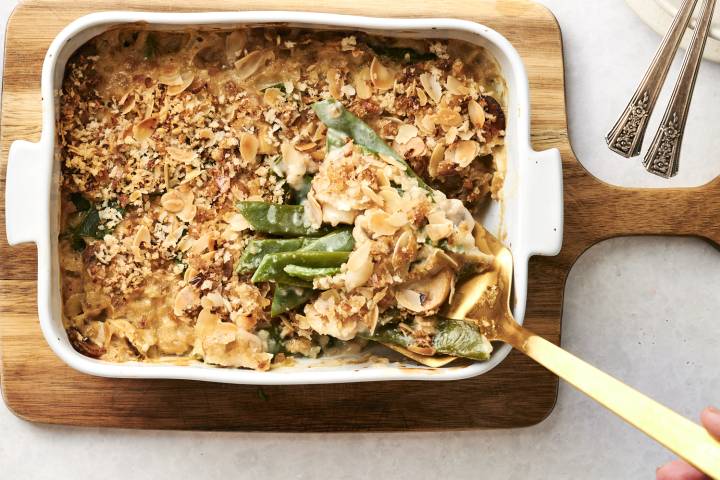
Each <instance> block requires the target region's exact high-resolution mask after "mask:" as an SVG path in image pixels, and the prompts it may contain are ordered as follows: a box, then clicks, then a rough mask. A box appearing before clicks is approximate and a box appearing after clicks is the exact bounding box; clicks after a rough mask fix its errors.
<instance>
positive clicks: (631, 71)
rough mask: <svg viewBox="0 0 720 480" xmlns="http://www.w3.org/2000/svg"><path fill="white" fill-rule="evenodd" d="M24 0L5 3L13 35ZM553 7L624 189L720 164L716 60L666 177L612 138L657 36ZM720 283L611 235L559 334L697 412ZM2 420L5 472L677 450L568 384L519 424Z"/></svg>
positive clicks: (489, 464)
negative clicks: (260, 427)
mask: <svg viewBox="0 0 720 480" xmlns="http://www.w3.org/2000/svg"><path fill="white" fill-rule="evenodd" d="M15 3H16V0H4V1H3V2H2V3H1V4H0V18H1V20H2V25H3V28H2V32H0V33H2V34H4V24H5V22H6V20H7V17H8V15H9V13H10V11H11V9H12V7H13V5H14V4H15ZM543 3H545V4H546V5H547V6H548V7H549V8H550V9H551V10H552V11H553V12H554V13H555V15H556V16H557V17H558V20H559V22H560V25H561V27H562V30H563V39H564V42H565V57H566V58H565V61H566V66H567V94H568V107H569V108H568V113H569V118H570V136H571V140H572V144H573V147H574V149H575V151H576V153H577V155H578V157H579V158H580V160H581V161H582V163H583V164H584V165H585V166H586V167H587V168H588V169H589V170H590V171H591V172H592V173H593V174H595V175H597V176H599V177H600V178H602V179H603V180H606V181H608V182H610V183H615V184H619V185H627V186H638V185H646V186H665V185H673V186H693V185H700V184H702V183H705V182H707V181H709V180H710V179H712V178H713V177H715V176H716V175H717V174H718V173H720V158H719V157H718V155H717V152H718V151H720V122H718V121H717V119H718V118H720V89H718V88H717V85H720V65H715V64H710V63H707V62H705V63H704V64H703V65H702V68H701V71H700V78H699V81H698V85H697V88H696V94H695V102H694V103H693V105H692V110H691V113H690V119H689V122H688V133H687V135H686V138H685V142H684V146H683V160H682V165H681V172H680V174H679V175H678V176H677V177H676V178H675V179H673V180H672V181H670V182H667V181H663V180H661V179H659V178H655V177H652V176H650V175H648V174H646V173H645V172H644V170H643V169H642V167H641V165H640V162H639V161H637V160H626V159H623V158H620V157H618V156H615V155H613V154H611V153H610V152H609V151H608V150H607V148H606V147H605V142H604V140H603V137H604V135H605V133H606V132H607V130H608V129H609V127H610V126H611V125H612V123H613V122H614V120H615V117H616V115H617V114H619V112H620V111H621V110H622V108H623V107H624V104H625V101H626V99H628V98H629V96H630V94H631V93H632V90H633V88H634V87H635V84H636V82H637V81H638V80H639V78H640V77H641V76H642V73H643V72H644V70H645V68H646V66H647V63H649V60H650V58H651V56H652V54H653V52H654V50H655V48H656V47H657V45H658V43H659V37H658V36H657V35H656V34H655V33H654V32H652V31H651V30H650V28H648V27H646V26H645V25H644V24H642V22H641V21H640V20H639V19H638V18H637V17H635V15H634V14H633V13H632V12H631V11H630V10H629V8H628V7H627V6H626V5H625V4H624V2H623V1H622V0H585V1H573V0H543ZM678 63H679V62H678ZM678 69H679V64H676V65H675V66H674V69H673V71H672V72H675V73H677V71H678ZM672 72H671V76H672V75H673V73H672ZM667 95H668V92H665V96H664V97H663V98H667ZM659 105H664V102H663V99H662V98H661V100H660V103H659ZM660 111H661V110H660ZM659 116H660V115H659V114H658V115H656V117H659ZM713 120H714V121H713ZM656 122H657V118H656ZM653 125H654V124H651V126H650V129H649V130H648V131H649V132H654V127H653ZM648 135H650V133H649V134H648ZM718 291H720V255H718V252H717V251H716V250H715V249H714V248H713V247H712V246H711V245H709V244H707V243H705V242H703V241H700V240H697V239H689V238H664V237H656V238H626V239H615V240H610V241H607V242H604V243H602V244H600V245H597V246H595V247H594V248H592V249H591V250H590V251H588V252H587V253H586V254H585V255H583V256H582V258H581V259H580V260H579V261H578V263H577V264H576V265H575V267H574V268H573V270H572V272H571V274H570V278H569V279H568V282H567V290H566V292H565V309H564V310H565V313H564V318H563V346H564V347H565V348H567V349H569V350H570V351H572V352H575V353H576V354H578V355H579V356H580V357H582V358H585V359H587V360H588V361H590V362H592V363H594V364H595V365H597V366H598V367H600V368H602V369H605V370H606V371H608V372H610V373H611V374H614V375H616V376H618V377H619V378H621V379H623V380H624V381H626V382H627V383H629V384H630V385H633V386H635V387H637V388H639V389H640V390H642V391H643V392H645V393H647V394H649V395H651V396H653V397H654V398H656V399H658V400H660V401H661V402H663V403H665V404H666V405H668V406H670V407H671V408H674V409H676V410H677V411H679V412H681V413H682V414H684V415H687V416H690V417H692V418H697V415H698V413H699V411H700V410H701V408H702V407H704V406H706V405H707V404H709V403H715V404H716V405H718V404H720V375H718V370H717V369H718V360H719V358H718V338H719V337H720V335H719V334H720V324H719V323H718V316H717V312H718V311H720V296H719V295H718V294H717V292H718ZM0 432H2V434H0V472H2V473H1V474H0V477H2V478H4V479H5V478H7V479H21V478H22V479H31V478H54V479H57V480H62V479H65V478H89V477H91V476H97V475H100V476H102V477H104V478H120V477H121V476H122V477H123V478H135V479H143V478H190V477H191V476H192V477H199V478H215V477H217V478H220V477H225V478H262V479H270V478H298V479H312V478H319V477H329V478H343V479H346V478H347V479H350V478H386V477H391V476H392V477H398V478H412V479H414V480H417V479H425V478H428V479H437V478H468V479H469V478H497V479H510V478H522V479H548V478H553V479H561V478H568V479H570V478H572V479H576V478H585V479H591V478H592V479H606V478H633V479H635V478H638V479H639V478H654V473H655V468H656V467H657V466H659V465H660V464H661V463H663V462H665V461H666V460H668V459H669V458H670V457H671V455H670V453H669V452H667V451H666V450H664V449H663V448H662V447H660V446H658V445H656V444H655V443H653V442H652V441H651V440H649V439H648V438H646V437H645V436H644V435H642V434H641V433H639V432H637V431H635V430H633V429H632V428H630V427H629V426H627V425H625V424H624V423H623V422H622V421H620V420H619V419H617V418H615V417H614V416H613V415H612V414H610V413H608V412H607V411H605V410H604V409H603V408H601V407H599V406H598V405H596V404H594V403H593V402H592V401H591V400H589V399H587V398H585V397H584V396H582V395H580V394H579V393H577V392H576V391H574V390H573V389H572V388H571V387H569V386H568V385H566V384H562V383H561V385H560V394H559V398H558V403H557V407H556V408H555V410H554V411H553V413H552V414H551V415H550V417H549V418H548V419H547V420H545V421H544V422H542V423H541V424H539V425H537V426H534V427H531V428H526V429H520V430H506V431H499V430H496V431H470V432H449V433H438V432H435V433H393V434H333V435H327V434H322V435H321V434H307V435H284V434H246V433H192V432H160V431H129V430H108V429H87V428H69V427H51V426H43V425H33V424H30V423H26V422H24V421H22V420H20V419H18V418H16V417H15V416H14V415H13V414H12V413H11V412H10V411H9V410H8V409H7V407H5V406H4V405H0Z"/></svg>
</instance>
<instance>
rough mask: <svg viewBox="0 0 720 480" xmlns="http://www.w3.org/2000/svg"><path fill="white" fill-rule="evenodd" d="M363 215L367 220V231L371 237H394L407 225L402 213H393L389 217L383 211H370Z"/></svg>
mask: <svg viewBox="0 0 720 480" xmlns="http://www.w3.org/2000/svg"><path fill="white" fill-rule="evenodd" d="M365 215H366V216H367V219H368V223H367V229H368V231H369V232H370V233H372V234H373V237H380V236H384V235H394V234H395V232H397V231H398V230H399V229H400V228H401V227H403V226H405V225H407V223H408V219H407V217H406V216H405V214H404V213H403V212H395V213H393V214H392V215H390V214H388V213H387V212H385V211H383V210H370V211H368V212H367V213H366V214H365Z"/></svg>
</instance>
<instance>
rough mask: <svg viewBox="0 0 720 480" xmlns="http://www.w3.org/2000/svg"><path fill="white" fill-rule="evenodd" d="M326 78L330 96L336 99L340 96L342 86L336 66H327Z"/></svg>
mask: <svg viewBox="0 0 720 480" xmlns="http://www.w3.org/2000/svg"><path fill="white" fill-rule="evenodd" d="M326 79H327V84H328V90H329V91H330V95H332V97H333V98H334V99H336V100H339V99H340V98H342V87H343V85H344V82H343V81H342V76H341V75H340V70H338V69H337V68H328V71H327V72H326Z"/></svg>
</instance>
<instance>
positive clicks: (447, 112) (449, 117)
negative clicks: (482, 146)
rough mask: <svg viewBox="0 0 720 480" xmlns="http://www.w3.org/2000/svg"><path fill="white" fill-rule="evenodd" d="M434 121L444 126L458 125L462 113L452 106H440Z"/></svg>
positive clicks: (461, 120) (460, 122) (460, 121)
mask: <svg viewBox="0 0 720 480" xmlns="http://www.w3.org/2000/svg"><path fill="white" fill-rule="evenodd" d="M435 121H436V122H437V123H438V124H440V125H442V126H443V127H445V128H451V127H458V126H460V125H461V124H462V122H463V119H462V115H460V114H459V113H458V112H456V111H455V110H453V109H452V108H449V107H446V106H442V107H441V108H439V109H438V112H437V113H436V114H435Z"/></svg>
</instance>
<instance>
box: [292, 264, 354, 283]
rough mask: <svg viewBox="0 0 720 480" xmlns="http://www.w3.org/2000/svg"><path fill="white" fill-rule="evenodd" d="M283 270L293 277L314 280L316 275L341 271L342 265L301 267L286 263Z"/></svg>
mask: <svg viewBox="0 0 720 480" xmlns="http://www.w3.org/2000/svg"><path fill="white" fill-rule="evenodd" d="M283 271H284V272H285V273H287V274H288V275H290V276H291V277H295V278H299V279H300V280H307V281H309V282H312V281H313V279H314V278H315V277H328V276H331V275H335V274H337V273H340V267H301V266H300V265H286V266H285V268H283Z"/></svg>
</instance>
